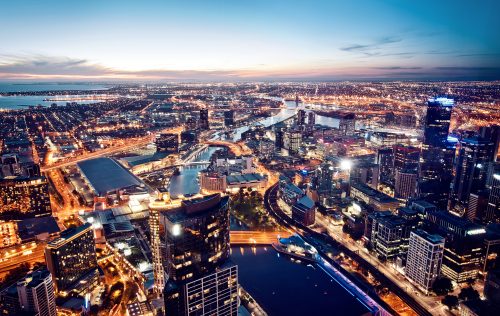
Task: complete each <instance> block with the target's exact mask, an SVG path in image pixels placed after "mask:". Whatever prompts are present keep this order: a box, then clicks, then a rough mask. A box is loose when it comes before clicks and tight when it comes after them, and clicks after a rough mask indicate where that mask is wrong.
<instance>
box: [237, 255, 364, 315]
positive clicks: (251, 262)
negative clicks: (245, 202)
mask: <svg viewBox="0 0 500 316" xmlns="http://www.w3.org/2000/svg"><path fill="white" fill-rule="evenodd" d="M231 260H232V261H233V262H234V263H235V264H237V265H238V277H239V282H240V284H241V285H242V286H243V288H245V290H247V291H248V292H249V293H250V294H251V295H252V296H253V298H255V300H257V302H258V303H259V304H260V305H261V306H262V308H263V309H264V310H265V311H266V312H267V313H268V314H269V315H270V316H273V315H287V316H291V315H310V316H314V315H322V316H323V315H325V316H326V315H345V316H350V315H353V316H354V315H363V314H365V313H367V312H368V309H367V308H366V307H365V306H364V305H363V304H361V303H360V302H359V301H358V300H357V299H356V298H355V297H354V296H353V295H351V294H350V293H349V292H348V291H347V290H345V289H344V288H343V287H342V286H341V285H339V284H338V283H337V282H336V281H335V280H333V279H332V278H331V277H330V276H329V275H327V274H326V273H325V272H324V271H323V270H321V269H319V267H318V266H317V265H306V264H303V263H297V262H294V261H292V260H291V259H290V258H289V257H287V256H284V255H278V253H277V252H276V251H275V250H274V249H273V248H272V247H254V248H251V247H232V248H231Z"/></svg>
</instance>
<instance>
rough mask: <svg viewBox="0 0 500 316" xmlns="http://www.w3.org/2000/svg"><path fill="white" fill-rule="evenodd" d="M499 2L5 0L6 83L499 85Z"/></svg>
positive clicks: (0, 73) (0, 32) (1, 25)
mask: <svg viewBox="0 0 500 316" xmlns="http://www.w3.org/2000/svg"><path fill="white" fill-rule="evenodd" d="M498 12H500V1H497V0H475V1H468V0H463V1H460V0H453V1H452V0H419V1H405V0H378V1H375V0H349V1H346V0H342V1H337V0H326V1H314V0H309V1H306V0H305V1H293V0H287V1H278V0H276V1H273V0H253V1H247V0H238V1H236V0H233V1H230V0H228V1H218V0H210V1H208V0H205V1H197V0H189V1H187V0H186V1H180V0H178V1H169V0H163V1H148V0H143V1H125V0H121V1H113V0H106V1H94V0H86V1H52V0H45V1H23V0H16V1H5V2H2V5H1V7H0V80H4V81H5V80H52V81H53V80H176V79H182V80H189V79H196V80H254V79H259V80H260V79H264V80H265V79H268V80H289V79H292V80H345V79H349V80H350V79H381V80H386V79H396V80H399V79H402V80H406V79H409V80H419V79H425V80H498V79H500V36H499V31H500V19H498V17H497V14H498Z"/></svg>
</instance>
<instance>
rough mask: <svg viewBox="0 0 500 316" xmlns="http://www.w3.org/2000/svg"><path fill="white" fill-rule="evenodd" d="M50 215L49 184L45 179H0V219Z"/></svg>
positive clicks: (20, 177) (19, 177) (21, 177)
mask: <svg viewBox="0 0 500 316" xmlns="http://www.w3.org/2000/svg"><path fill="white" fill-rule="evenodd" d="M50 215H52V209H51V207H50V197H49V183H48V181H47V179H46V178H45V177H31V178H30V177H24V176H18V177H15V176H14V177H6V178H0V219H2V220H5V219H15V220H20V219H25V218H32V217H40V216H50Z"/></svg>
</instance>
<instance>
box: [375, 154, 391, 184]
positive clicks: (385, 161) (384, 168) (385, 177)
mask: <svg viewBox="0 0 500 316" xmlns="http://www.w3.org/2000/svg"><path fill="white" fill-rule="evenodd" d="M375 163H376V164H378V166H379V182H381V183H384V184H392V183H393V180H392V178H393V166H394V153H393V150H392V148H380V149H379V150H377V156H376V160H375Z"/></svg>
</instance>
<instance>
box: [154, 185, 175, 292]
mask: <svg viewBox="0 0 500 316" xmlns="http://www.w3.org/2000/svg"><path fill="white" fill-rule="evenodd" d="M168 200H170V194H169V193H168V190H167V189H166V188H163V187H162V188H159V189H158V191H157V196H156V199H155V201H154V202H152V203H150V205H149V233H150V244H151V252H152V253H153V256H152V257H153V274H154V279H155V283H154V288H153V290H154V292H155V293H156V295H157V296H163V289H164V288H165V279H166V278H165V277H166V276H165V268H164V263H163V257H162V251H163V249H164V247H163V245H162V242H161V238H160V210H161V209H162V208H164V206H165V204H164V202H167V201H168Z"/></svg>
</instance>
